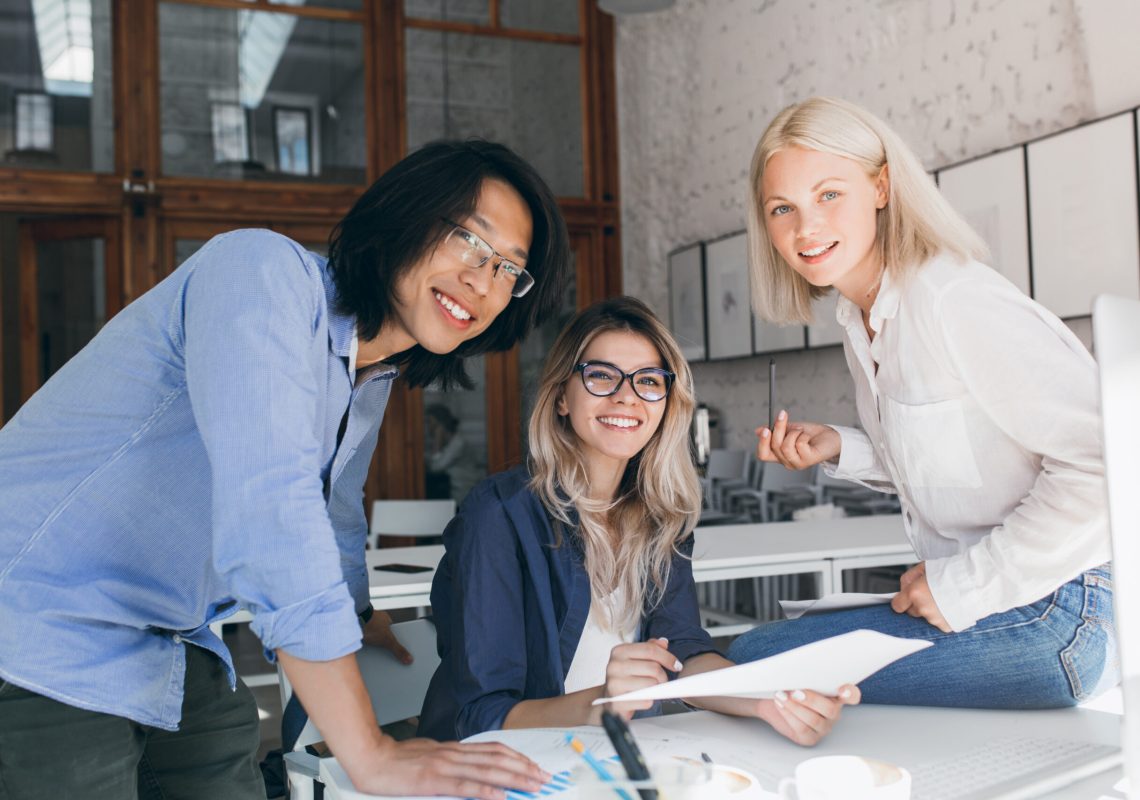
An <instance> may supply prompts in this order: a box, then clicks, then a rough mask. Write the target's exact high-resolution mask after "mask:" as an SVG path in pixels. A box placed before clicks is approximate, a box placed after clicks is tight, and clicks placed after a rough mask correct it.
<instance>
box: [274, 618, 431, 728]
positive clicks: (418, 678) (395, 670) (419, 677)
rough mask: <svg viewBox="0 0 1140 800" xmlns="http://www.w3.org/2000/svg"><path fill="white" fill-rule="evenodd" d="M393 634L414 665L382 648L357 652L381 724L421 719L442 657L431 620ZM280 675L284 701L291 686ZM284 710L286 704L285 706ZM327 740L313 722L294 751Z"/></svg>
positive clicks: (400, 626)
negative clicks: (397, 658) (401, 661)
mask: <svg viewBox="0 0 1140 800" xmlns="http://www.w3.org/2000/svg"><path fill="white" fill-rule="evenodd" d="M392 632H393V633H395V634H396V638H397V639H399V640H400V644H402V645H404V647H406V648H407V649H408V651H409V652H410V653H411V654H412V658H413V659H414V661H413V662H412V663H411V664H401V663H400V662H399V661H397V660H396V657H395V656H394V655H392V654H391V653H390V652H389V651H387V650H385V649H384V648H382V647H370V646H369V645H364V647H362V648H361V649H360V650H358V651H357V652H356V662H357V663H358V664H359V665H360V674H361V675H363V676H364V687H365V688H366V689H368V696H369V697H370V698H371V699H372V711H373V712H374V713H375V714H376V721H377V722H378V723H380V724H381V725H387V724H388V723H390V722H397V721H399V720H402V719H407V718H408V717H416V716H419V713H420V710H421V709H422V708H423V704H424V697H425V696H427V690H428V684H429V683H430V682H431V677H432V675H434V674H435V670H436V668H437V667H438V666H439V654H438V652H436V646H435V625H434V624H432V621H431V619H430V618H426V617H425V618H422V619H414V620H412V621H410V622H398V623H396V624H395V625H393V626H392ZM279 674H280V676H281V694H282V699H283V701H284V700H287V698H288V696H289V695H290V694H292V687H290V686H289V684H288V681H287V680H286V679H285V673H284V672H281V671H280V670H279ZM282 707H284V702H283V703H282ZM323 738H324V737H323V736H322V735H321V732H320V731H319V730H317V726H316V725H314V724H313V721H312V720H311V719H310V720H309V721H308V722H307V723H305V728H304V730H302V731H301V735H300V736H299V737H297V746H296V748H295V749H297V750H301V749H303V748H304V747H305V745H310V744H312V743H313V742H319V741H321V740H322V739H323Z"/></svg>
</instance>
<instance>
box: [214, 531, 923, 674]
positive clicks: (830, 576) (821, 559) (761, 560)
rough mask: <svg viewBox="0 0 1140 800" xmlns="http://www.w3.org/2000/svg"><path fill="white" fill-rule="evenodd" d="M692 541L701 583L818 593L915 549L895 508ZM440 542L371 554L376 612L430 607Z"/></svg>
mask: <svg viewBox="0 0 1140 800" xmlns="http://www.w3.org/2000/svg"><path fill="white" fill-rule="evenodd" d="M694 535H695V537H696V539H695V543H694V547H693V579H694V580H695V581H696V582H697V583H705V582H708V581H723V580H732V579H735V578H760V577H765V576H769V575H796V574H803V573H810V574H814V575H816V576H818V580H819V584H818V585H819V586H820V593H821V594H830V593H831V592H833V591H840V589H841V588H842V586H843V581H842V574H843V571H844V570H846V569H854V568H856V567H871V566H883V565H893V564H905V563H910V562H912V561H914V559H915V555H914V551H913V550H912V549H911V546H910V543H909V542H908V541H907V538H906V534H905V532H904V531H903V524H902V517H901V516H899V515H897V514H892V515H886V516H873V517H848V518H846V519H829V520H805V521H802V522H766V523H750V524H746V525H720V526H712V527H708V528H697V529H696V531H695V532H694ZM443 554H444V547H443V545H440V544H435V545H423V546H419V547H383V548H380V549H377V550H368V551H366V552H365V561H366V563H367V565H368V596H369V598H370V599H371V601H372V607H373V608H375V609H378V610H391V609H397V608H418V607H424V606H429V605H431V582H432V579H433V578H434V577H435V570H436V567H438V566H439V562H440V560H441V559H442V558H443ZM382 564H410V565H414V566H421V567H428V568H429V570H428V571H425V572H416V573H403V572H391V571H386V570H378V569H375V567H377V566H379V565H382ZM250 618H251V617H250V615H249V613H248V612H247V611H245V610H239V611H238V612H237V613H235V614H233V615H232V616H230V617H227V618H226V619H225V620H222V621H221V622H217V623H214V624H213V627H214V629H215V633H218V635H219V636H220V635H221V626H222V623H223V622H225V623H230V622H249V620H250ZM735 622H739V620H733V621H732V622H730V624H726V625H719V626H717V628H718V630H717V632H716V635H725V636H727V635H730V634H736V633H741V632H743V631H745V630H748V629H749V628H751V627H752V626H753V623H751V622H744V623H743V624H733V623H735ZM242 677H243V679H244V680H245V681H246V683H247V684H249V685H251V686H260V685H265V684H271V683H276V680H277V675H276V673H266V674H264V675H256V676H242Z"/></svg>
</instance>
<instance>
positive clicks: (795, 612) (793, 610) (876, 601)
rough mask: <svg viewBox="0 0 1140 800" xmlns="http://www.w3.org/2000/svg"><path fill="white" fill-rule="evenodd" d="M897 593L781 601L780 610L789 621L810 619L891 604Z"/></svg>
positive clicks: (844, 595)
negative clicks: (829, 613) (812, 616)
mask: <svg viewBox="0 0 1140 800" xmlns="http://www.w3.org/2000/svg"><path fill="white" fill-rule="evenodd" d="M895 594H896V593H895V592H886V593H885V594H866V593H865V592H838V593H836V594H828V595H824V596H823V597H820V598H817V599H815V600H781V601H780V608H782V609H783V610H784V616H785V617H787V618H788V619H799V618H800V617H810V616H811V615H812V614H825V613H827V612H828V611H842V610H843V609H845V608H865V607H866V606H877V605H880V604H882V603H889V602H891V598H892V597H894V596H895Z"/></svg>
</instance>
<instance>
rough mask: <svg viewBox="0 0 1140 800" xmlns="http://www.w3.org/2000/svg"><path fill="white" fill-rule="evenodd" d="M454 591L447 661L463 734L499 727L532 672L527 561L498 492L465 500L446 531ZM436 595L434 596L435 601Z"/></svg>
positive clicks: (450, 601)
mask: <svg viewBox="0 0 1140 800" xmlns="http://www.w3.org/2000/svg"><path fill="white" fill-rule="evenodd" d="M443 537H444V543H445V544H446V545H447V568H448V570H449V573H450V578H451V583H450V587H451V592H450V596H449V597H448V598H447V600H446V602H447V603H448V610H449V619H450V620H451V627H450V649H449V651H448V652H447V654H446V656H445V658H446V662H447V663H446V666H447V670H448V672H449V674H450V677H451V679H452V681H453V686H454V689H453V691H454V693H455V698H456V707H457V709H458V710H457V713H456V720H455V730H456V735H457V736H458V738H460V739H463V738H465V737H467V736H471V735H474V734H476V733H480V732H482V731H489V730H498V729H499V728H502V727H503V721H504V720H505V719H506V717H507V714H508V713H509V712H510V710H511V709H512V708H514V707H515V705H516V704H517V703H519V702H520V701H522V700H523V694H524V691H525V688H526V677H527V652H526V622H525V619H524V608H525V602H526V601H525V597H524V580H523V564H522V561H521V554H520V552H519V547H518V540H517V536H516V535H515V533H514V528H513V526H512V525H511V522H510V519H509V518H508V516H507V514H506V513H505V510H504V509H503V507H502V506H501V505H500V504H499V503H498V502H496V501H495V500H494V499H493V498H488V499H487V500H486V501H485V502H474V501H470V500H469V501H468V502H466V503H464V506H463V510H462V511H461V512H460V514H459V516H457V517H456V518H455V519H453V520H452V521H451V523H450V524H449V525H448V526H447V529H446V530H445V531H444V534H443ZM435 600H436V598H435V596H434V595H433V597H432V603H433V605H434V603H435Z"/></svg>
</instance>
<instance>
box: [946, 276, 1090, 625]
mask: <svg viewBox="0 0 1140 800" xmlns="http://www.w3.org/2000/svg"><path fill="white" fill-rule="evenodd" d="M1015 291H1016V290H1014V289H1013V288H1012V287H1011V288H1009V289H1008V291H1004V292H994V291H983V290H979V288H978V287H976V286H975V285H973V284H972V283H970V282H969V281H961V282H959V283H957V284H956V285H954V286H952V287H950V288H949V289H948V290H947V291H946V292H945V294H944V295H943V297H942V301H941V303H940V305H939V306H937V308H936V314H937V318H938V319H939V321H940V323H941V326H940V327H941V329H942V330H943V331H944V345H945V347H946V350H947V352H948V354H949V357H950V359H951V360H952V363H953V365H954V367H955V369H956V370H957V372H958V374H959V375H960V377H961V380H962V381H963V382H964V383H965V384H966V386H967V388H968V391H969V392H970V394H971V395H972V396H973V397H974V398H976V400H977V403H978V405H979V407H980V408H981V409H982V410H983V411H984V412H985V414H986V415H988V416H989V417H990V419H991V420H993V422H994V424H995V425H997V426H998V427H999V428H1000V429H1001V430H1002V431H1003V432H1004V433H1005V434H1006V435H1007V436H1009V438H1010V439H1012V440H1013V441H1015V442H1017V444H1018V445H1019V446H1020V447H1021V448H1023V450H1024V451H1025V452H1026V453H1027V454H1032V455H1034V456H1035V457H1036V458H1039V459H1040V468H1039V470H1038V473H1037V477H1036V480H1035V481H1034V482H1033V485H1032V487H1031V489H1030V491H1029V492H1028V493H1027V494H1026V495H1025V496H1024V497H1022V498H1021V500H1020V502H1018V503H1017V504H1016V505H1015V506H1014V507H1013V509H1012V512H1011V513H1009V515H1008V516H1007V517H1006V518H1005V519H1004V520H1002V522H1001V524H999V525H997V526H996V527H995V528H994V529H993V530H992V531H991V532H990V534H989V535H988V536H986V537H985V538H984V539H982V540H981V541H980V542H978V543H977V544H975V545H973V546H971V547H969V548H968V549H966V550H965V551H964V552H962V553H959V554H957V555H953V556H949V557H945V558H938V559H932V560H929V561H927V565H926V570H927V579H928V581H929V584H930V588H931V593H932V595H933V596H934V600H935V602H937V603H938V606H939V609H940V610H941V611H942V614H943V616H944V617H945V618H946V620H947V622H948V623H949V624H950V626H951V627H952V628H953V629H954V630H964V629H965V628H968V627H970V626H971V625H973V624H974V623H975V622H976V621H977V620H979V619H981V618H982V617H985V616H988V615H990V614H994V613H998V612H1001V611H1006V610H1008V609H1010V608H1015V607H1017V606H1021V605H1025V604H1027V603H1031V602H1034V601H1036V600H1039V599H1041V598H1042V597H1045V596H1047V595H1048V594H1049V593H1050V592H1052V591H1053V590H1054V589H1056V588H1057V587H1058V586H1060V585H1061V584H1063V583H1066V582H1067V581H1069V580H1071V579H1072V578H1074V577H1075V576H1077V575H1079V574H1080V573H1081V572H1083V571H1084V570H1086V569H1089V568H1091V567H1094V566H1096V565H1098V564H1101V563H1104V562H1105V561H1107V560H1108V559H1109V558H1110V556H1111V553H1110V547H1109V538H1108V518H1107V508H1106V503H1105V483H1104V459H1103V456H1102V453H1101V444H1100V435H1101V434H1100V413H1099V402H1098V399H1097V396H1096V385H1097V384H1096V365H1095V362H1094V361H1093V359H1092V357H1091V356H1090V355H1089V353H1088V352H1087V351H1086V350H1085V349H1084V348H1083V346H1082V345H1081V344H1080V342H1079V341H1077V340H1076V338H1075V337H1074V336H1072V335H1071V334H1069V332H1068V331H1066V330H1062V329H1061V323H1060V322H1059V321H1057V320H1055V319H1053V318H1049V317H1046V316H1044V315H1043V314H1042V313H1041V311H1040V310H1039V309H1038V308H1037V307H1036V306H1034V305H1032V304H1030V303H1029V302H1028V301H1025V300H1024V299H1023V298H1021V297H1019V296H1018V295H1016V294H1015Z"/></svg>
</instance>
